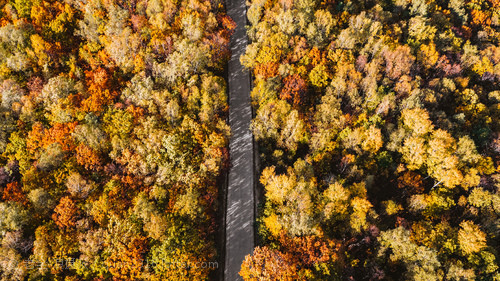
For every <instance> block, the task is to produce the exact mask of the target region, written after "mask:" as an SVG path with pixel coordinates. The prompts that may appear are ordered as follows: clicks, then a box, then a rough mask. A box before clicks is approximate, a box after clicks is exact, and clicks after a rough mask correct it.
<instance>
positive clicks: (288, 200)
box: [240, 0, 500, 281]
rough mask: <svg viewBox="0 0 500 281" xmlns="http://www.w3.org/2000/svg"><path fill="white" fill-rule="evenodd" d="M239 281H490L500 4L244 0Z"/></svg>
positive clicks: (496, 220)
mask: <svg viewBox="0 0 500 281" xmlns="http://www.w3.org/2000/svg"><path fill="white" fill-rule="evenodd" d="M248 20H249V24H250V26H249V29H248V35H249V38H250V40H251V42H252V43H251V44H250V45H249V46H248V48H247V50H246V54H245V55H244V56H243V57H242V58H241V61H242V63H243V64H244V65H245V66H246V67H248V68H249V69H250V70H251V71H252V74H253V76H254V88H253V90H252V93H251V95H252V101H253V106H254V109H255V118H254V120H253V123H252V130H253V133H254V136H255V138H256V140H257V141H258V144H259V149H260V159H261V163H262V171H261V176H260V183H261V186H262V188H263V190H264V191H263V192H264V202H262V206H261V210H260V211H259V213H260V215H259V219H258V224H259V233H260V235H261V239H262V241H261V246H259V247H256V248H255V250H254V253H253V254H252V255H251V256H248V257H247V258H246V260H245V262H244V263H243V265H242V270H241V272H240V274H241V275H242V276H243V277H244V279H245V280H429V281H430V280H500V270H499V259H500V252H499V251H500V246H499V242H500V240H499V239H500V237H499V235H500V193H499V187H500V174H499V173H498V172H499V171H500V130H499V129H500V120H499V118H500V86H499V85H500V42H499V40H500V2H499V1H498V0H450V1H444V0H392V1H391V0H378V1H377V0H366V1H354V0H352V1H350V0H345V1H330V0H325V1H318V0H250V1H249V3H248Z"/></svg>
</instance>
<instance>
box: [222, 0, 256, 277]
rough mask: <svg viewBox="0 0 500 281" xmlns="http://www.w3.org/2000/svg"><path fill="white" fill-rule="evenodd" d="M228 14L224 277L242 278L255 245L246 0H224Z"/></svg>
mask: <svg viewBox="0 0 500 281" xmlns="http://www.w3.org/2000/svg"><path fill="white" fill-rule="evenodd" d="M226 7H227V13H228V15H229V16H230V17H231V18H232V19H233V20H234V21H235V23H236V30H235V31H234V34H233V36H232V37H231V52H232V54H231V60H230V61H229V65H228V79H229V81H228V86H229V87H228V88H229V125H230V126H231V132H232V135H231V139H230V141H229V153H230V159H231V160H230V161H231V167H230V168H229V176H228V187H227V199H226V200H227V201H226V206H227V209H226V245H225V248H226V253H225V267H224V280H226V281H235V280H242V279H241V277H240V276H239V274H238V272H239V271H240V268H241V263H242V262H243V260H244V258H245V256H246V255H248V254H250V253H251V252H252V251H253V247H254V230H253V226H254V192H253V189H254V172H253V142H252V133H251V132H250V121H251V120H252V108H251V105H250V75H249V73H248V71H247V70H245V69H244V68H243V66H242V65H241V64H240V56H241V55H242V54H243V53H244V52H245V49H246V46H247V43H248V39H247V35H246V29H245V25H246V6H245V0H226Z"/></svg>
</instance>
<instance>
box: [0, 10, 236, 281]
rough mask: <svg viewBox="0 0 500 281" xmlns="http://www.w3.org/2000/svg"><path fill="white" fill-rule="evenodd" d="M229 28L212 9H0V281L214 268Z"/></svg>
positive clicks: (192, 276) (196, 274)
mask: <svg viewBox="0 0 500 281" xmlns="http://www.w3.org/2000/svg"><path fill="white" fill-rule="evenodd" d="M233 29H234V23H233V21H232V20H231V19H229V18H228V17H227V16H226V15H225V12H224V5H223V2H221V1H206V0H150V1H146V0H137V1H135V0H132V1H122V0H87V1H77V0H67V1H53V0H8V1H6V0H0V93H1V104H0V118H1V120H0V199H1V202H0V276H1V278H0V279H1V280H65V281H70V280H205V279H207V278H208V277H209V276H210V274H212V273H213V272H214V271H213V269H212V268H209V267H208V266H205V268H194V267H191V268H189V266H185V265H186V264H187V265H196V263H197V262H201V261H203V262H208V261H216V260H217V253H216V248H215V238H214V236H215V232H216V230H217V228H218V226H217V220H216V219H217V218H216V212H217V208H218V193H219V188H218V183H217V182H218V180H219V178H220V176H221V175H222V174H223V173H224V171H225V169H227V160H228V150H227V146H228V137H229V133H230V131H229V127H228V125H227V124H226V113H227V98H226V83H225V80H224V78H223V76H224V70H225V66H226V63H227V60H228V58H229V49H228V44H229V36H230V34H231V32H232V30H233ZM172 263H177V264H181V266H173V265H172ZM182 264H184V266H182Z"/></svg>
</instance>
